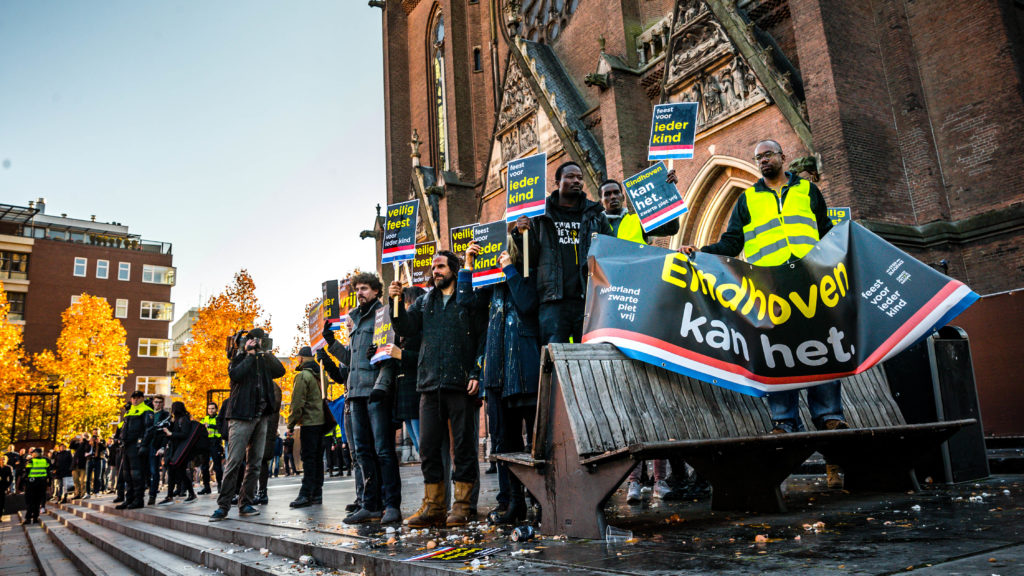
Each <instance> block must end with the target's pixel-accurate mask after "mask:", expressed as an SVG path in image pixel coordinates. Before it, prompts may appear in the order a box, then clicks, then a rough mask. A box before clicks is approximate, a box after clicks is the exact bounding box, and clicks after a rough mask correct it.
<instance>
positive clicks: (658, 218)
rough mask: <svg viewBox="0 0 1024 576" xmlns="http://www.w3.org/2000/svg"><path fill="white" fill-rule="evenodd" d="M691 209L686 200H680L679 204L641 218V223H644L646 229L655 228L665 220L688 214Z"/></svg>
mask: <svg viewBox="0 0 1024 576" xmlns="http://www.w3.org/2000/svg"><path fill="white" fill-rule="evenodd" d="M689 210H690V209H689V208H687V207H686V203H685V202H679V203H678V204H675V205H673V206H669V207H667V208H665V209H664V210H661V211H659V212H655V213H654V214H651V215H650V216H648V217H647V218H645V219H643V220H641V221H640V223H641V224H642V225H643V228H644V230H654V229H655V228H657V227H658V226H661V225H662V224H664V223H665V222H668V221H669V220H675V219H676V218H678V217H679V216H682V215H683V214H686V213H687V212H689Z"/></svg>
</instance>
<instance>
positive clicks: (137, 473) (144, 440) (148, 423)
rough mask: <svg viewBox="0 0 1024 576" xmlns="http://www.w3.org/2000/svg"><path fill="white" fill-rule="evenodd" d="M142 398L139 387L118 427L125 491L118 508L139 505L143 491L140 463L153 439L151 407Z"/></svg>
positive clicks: (143, 460) (133, 394) (142, 462)
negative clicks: (122, 500)
mask: <svg viewBox="0 0 1024 576" xmlns="http://www.w3.org/2000/svg"><path fill="white" fill-rule="evenodd" d="M142 398H143V394H142V390H136V391H135V392H132V396H131V408H129V409H128V411H127V412H125V414H124V422H123V424H122V426H121V440H122V442H124V455H123V459H122V464H121V466H122V467H123V469H125V483H126V484H127V488H128V490H127V492H128V493H127V494H126V495H125V500H124V502H122V503H120V504H118V505H117V509H118V510H124V509H125V508H128V509H134V508H142V496H143V494H144V493H145V492H146V485H145V481H144V476H145V474H144V473H143V469H142V465H143V464H144V463H145V462H146V454H147V452H148V451H149V445H150V444H151V443H152V441H153V409H152V408H150V407H149V406H148V405H147V404H146V403H144V402H143V401H142Z"/></svg>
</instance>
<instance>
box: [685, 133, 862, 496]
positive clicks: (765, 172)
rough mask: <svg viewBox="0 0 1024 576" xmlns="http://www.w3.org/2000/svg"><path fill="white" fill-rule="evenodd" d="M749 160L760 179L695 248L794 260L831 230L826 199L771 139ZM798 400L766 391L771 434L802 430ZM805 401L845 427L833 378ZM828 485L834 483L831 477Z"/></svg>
mask: <svg viewBox="0 0 1024 576" xmlns="http://www.w3.org/2000/svg"><path fill="white" fill-rule="evenodd" d="M754 161H755V162H757V165H758V167H759V168H760V170H761V176H762V178H761V179H760V180H758V181H757V182H756V183H755V184H754V185H753V186H751V187H750V188H747V189H746V190H745V191H744V192H743V194H742V195H741V196H740V197H739V199H738V200H737V202H736V206H735V208H733V211H732V216H731V217H730V218H729V226H728V228H727V229H726V231H725V232H724V233H723V234H722V238H721V239H720V240H719V241H718V242H716V243H714V244H711V245H709V246H705V247H703V248H701V249H700V251H701V252H706V253H708V254H719V255H722V256H731V257H735V256H738V255H740V253H742V254H743V259H744V260H746V261H747V262H749V263H751V264H753V265H755V266H779V265H782V264H786V263H787V262H792V261H794V260H799V259H800V258H803V257H804V256H805V255H806V254H807V253H808V252H810V251H811V249H812V248H814V245H815V244H817V243H818V240H820V239H821V238H822V237H823V236H824V235H825V234H827V233H828V231H829V230H831V229H832V222H831V220H829V217H828V207H827V206H826V205H825V198H824V197H822V195H821V191H820V190H818V187H817V186H815V185H814V184H813V183H811V182H808V181H807V180H804V179H803V178H800V177H799V176H796V175H794V174H792V173H790V172H785V171H784V170H783V168H782V167H783V163H784V162H785V161H786V155H785V154H783V152H782V146H781V145H780V144H779V143H778V142H776V141H775V140H762V141H760V142H758V143H757V146H756V147H755V148H754ZM680 251H681V252H685V253H686V254H688V255H693V254H694V253H695V252H696V251H697V250H696V248H695V247H694V246H682V247H681V248H680ZM798 400H799V391H798V390H789V391H785V392H774V393H771V394H768V408H769V410H770V411H771V415H772V421H773V426H774V428H773V430H772V432H773V433H785V432H799V431H802V430H804V425H803V423H802V422H801V421H800V414H799V411H798V404H797V402H798ZM807 405H808V407H809V408H810V410H811V417H812V418H813V419H814V426H815V428H818V429H825V430H840V429H845V428H849V425H848V424H847V423H846V419H845V417H844V416H843V405H842V399H841V397H840V384H839V381H838V380H836V381H835V382H831V383H828V384H819V385H818V386H813V387H811V388H808V389H807ZM830 476H831V474H830ZM829 484H830V485H832V484H833V482H832V479H831V478H830V481H829Z"/></svg>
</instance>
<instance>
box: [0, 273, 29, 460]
mask: <svg viewBox="0 0 1024 576" xmlns="http://www.w3.org/2000/svg"><path fill="white" fill-rule="evenodd" d="M10 310H11V305H10V303H8V301H7V291H6V290H4V285H3V282H0V446H3V447H4V448H6V447H7V444H9V443H10V441H11V440H10V438H8V436H9V435H10V433H11V417H12V415H13V412H14V393H15V392H27V391H29V389H30V387H31V380H30V379H29V369H28V362H27V361H26V358H25V351H24V349H23V348H22V330H21V326H18V325H17V324H13V323H11V321H10V320H9V319H8V317H7V315H8V313H9V312H10Z"/></svg>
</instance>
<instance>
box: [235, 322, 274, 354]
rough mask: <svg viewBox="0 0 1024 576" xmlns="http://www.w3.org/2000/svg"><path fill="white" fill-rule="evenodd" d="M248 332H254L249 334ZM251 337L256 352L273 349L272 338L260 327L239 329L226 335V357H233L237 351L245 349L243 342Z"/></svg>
mask: <svg viewBox="0 0 1024 576" xmlns="http://www.w3.org/2000/svg"><path fill="white" fill-rule="evenodd" d="M250 332H252V333H254V334H253V336H250V335H249V334H250ZM251 337H255V338H256V340H257V342H256V351H257V352H270V351H272V350H273V349H274V339H273V338H271V337H270V336H268V335H267V333H266V332H264V331H263V329H262V328H253V329H252V330H239V331H238V332H236V333H235V334H233V335H231V336H228V340H227V345H226V346H225V352H226V353H227V356H228V359H229V360H230V359H231V358H234V357H235V356H236V355H237V354H238V353H239V352H244V351H245V342H246V340H248V339H249V338H251Z"/></svg>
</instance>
